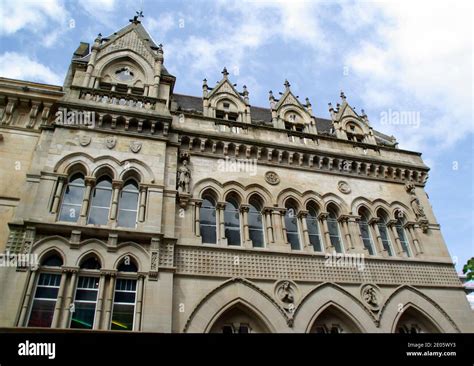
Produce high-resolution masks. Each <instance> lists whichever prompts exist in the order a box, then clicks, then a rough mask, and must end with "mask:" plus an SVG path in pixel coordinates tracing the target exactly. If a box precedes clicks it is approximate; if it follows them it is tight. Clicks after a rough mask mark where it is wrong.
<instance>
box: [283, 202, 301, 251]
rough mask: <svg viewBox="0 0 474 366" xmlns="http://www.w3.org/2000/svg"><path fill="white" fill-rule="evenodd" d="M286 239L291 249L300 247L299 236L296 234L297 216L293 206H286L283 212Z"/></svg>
mask: <svg viewBox="0 0 474 366" xmlns="http://www.w3.org/2000/svg"><path fill="white" fill-rule="evenodd" d="M285 228H286V239H287V241H288V243H290V245H291V249H293V250H298V249H300V238H299V235H298V218H297V217H296V209H295V208H294V206H288V207H287V208H286V213H285Z"/></svg>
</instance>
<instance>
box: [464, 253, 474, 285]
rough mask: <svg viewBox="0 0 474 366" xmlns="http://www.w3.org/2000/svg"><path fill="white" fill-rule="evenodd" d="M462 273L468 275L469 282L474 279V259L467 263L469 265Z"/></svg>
mask: <svg viewBox="0 0 474 366" xmlns="http://www.w3.org/2000/svg"><path fill="white" fill-rule="evenodd" d="M462 273H464V274H465V275H466V278H467V280H468V281H471V280H473V279H474V257H472V258H471V259H469V260H468V261H467V263H466V264H465V265H464V267H463V268H462Z"/></svg>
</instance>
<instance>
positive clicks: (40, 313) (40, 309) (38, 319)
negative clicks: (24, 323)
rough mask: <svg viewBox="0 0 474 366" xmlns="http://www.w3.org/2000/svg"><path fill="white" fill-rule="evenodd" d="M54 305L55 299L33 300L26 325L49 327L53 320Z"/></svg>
mask: <svg viewBox="0 0 474 366" xmlns="http://www.w3.org/2000/svg"><path fill="white" fill-rule="evenodd" d="M55 305H56V301H51V300H34V301H33V306H32V309H31V313H30V320H29V322H28V326H29V327H44V328H49V327H50V326H51V322H52V321H53V314H54V306H55Z"/></svg>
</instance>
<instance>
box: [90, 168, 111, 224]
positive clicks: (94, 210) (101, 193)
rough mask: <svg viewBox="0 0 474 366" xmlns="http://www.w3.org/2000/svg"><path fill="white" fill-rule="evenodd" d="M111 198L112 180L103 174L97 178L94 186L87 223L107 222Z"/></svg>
mask: <svg viewBox="0 0 474 366" xmlns="http://www.w3.org/2000/svg"><path fill="white" fill-rule="evenodd" d="M111 199H112V181H111V179H110V178H109V177H108V176H105V175H104V176H102V177H101V178H99V180H98V181H97V184H96V186H95V188H94V193H93V195H92V202H91V209H90V212H89V220H88V222H87V223H88V224H94V225H106V224H107V223H108V221H109V211H110V201H111Z"/></svg>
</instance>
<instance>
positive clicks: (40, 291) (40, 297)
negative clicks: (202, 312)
mask: <svg viewBox="0 0 474 366" xmlns="http://www.w3.org/2000/svg"><path fill="white" fill-rule="evenodd" d="M62 265H63V260H62V258H61V257H60V256H59V255H58V254H57V253H52V254H51V255H49V256H47V257H45V259H44V260H43V261H42V262H41V267H42V269H44V270H48V268H50V271H51V270H53V269H54V267H61V266H62ZM60 284H61V275H60V274H58V273H44V272H42V273H40V275H39V278H38V282H37V283H36V290H35V294H34V297H33V303H32V305H31V311H30V317H29V321H28V326H29V327H45V328H49V327H50V326H51V323H52V322H53V315H54V307H55V305H56V301H57V299H58V292H59V286H60Z"/></svg>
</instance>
